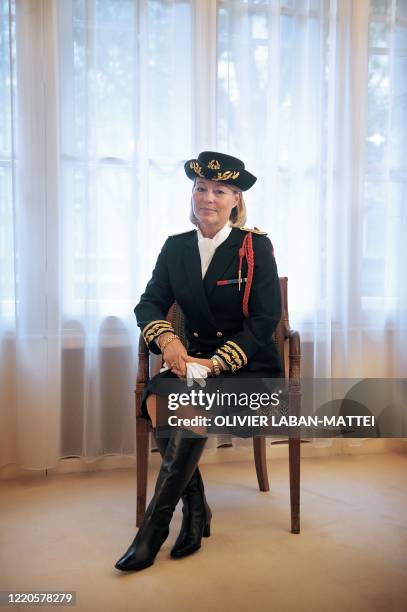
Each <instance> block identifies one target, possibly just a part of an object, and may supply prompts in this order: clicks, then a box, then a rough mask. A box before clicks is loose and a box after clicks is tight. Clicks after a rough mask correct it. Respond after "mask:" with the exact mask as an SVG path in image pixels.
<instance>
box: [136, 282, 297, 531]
mask: <svg viewBox="0 0 407 612" xmlns="http://www.w3.org/2000/svg"><path fill="white" fill-rule="evenodd" d="M287 281H288V279H287V278H286V277H283V278H280V290H281V299H282V316H281V320H280V322H279V323H278V325H277V328H276V331H275V338H274V340H275V343H276V345H277V349H278V351H279V354H280V359H281V363H282V365H283V369H284V376H285V378H286V379H288V383H289V389H290V396H291V398H293V399H291V400H290V401H291V402H292V404H294V410H295V411H296V410H298V406H299V401H300V382H299V381H300V362H301V345H300V336H299V334H298V332H296V331H293V330H291V329H290V326H289V321H288V306H287ZM167 319H168V320H169V321H171V324H172V325H173V327H174V329H175V331H176V333H177V334H178V335H179V336H180V338H181V339H185V332H184V321H183V314H182V312H181V310H180V309H179V307H178V306H177V304H176V303H174V304H173V306H172V307H171V308H170V310H169V312H168V315H167ZM149 375H150V360H149V351H148V348H147V346H146V344H145V342H144V339H143V336H142V335H140V340H139V363H138V371H137V384H136V389H135V395H136V442H137V448H136V453H137V519H136V524H137V526H139V525H140V523H141V521H142V519H143V517H144V513H145V509H146V497H147V471H148V451H149V434H150V431H151V426H150V423H149V421H147V420H146V419H144V418H142V417H141V396H142V393H143V390H144V388H145V386H146V383H147V381H148V379H149ZM295 402H297V406H295ZM284 442H286V441H284ZM300 442H301V440H300V438H298V437H289V439H288V449H289V473H290V501H291V532H292V533H300ZM253 450H254V463H255V466H256V473H257V480H258V483H259V489H260V491H269V490H270V487H269V482H268V475H267V461H266V438H265V437H264V436H258V437H254V438H253Z"/></svg>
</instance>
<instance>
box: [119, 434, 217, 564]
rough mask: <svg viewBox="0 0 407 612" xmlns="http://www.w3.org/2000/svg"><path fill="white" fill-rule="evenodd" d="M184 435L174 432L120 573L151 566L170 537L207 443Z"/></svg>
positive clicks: (202, 439) (204, 439)
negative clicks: (179, 506) (186, 488)
mask: <svg viewBox="0 0 407 612" xmlns="http://www.w3.org/2000/svg"><path fill="white" fill-rule="evenodd" d="M185 434H186V432H185V431H184V430H182V429H175V428H174V430H173V431H172V432H171V436H170V439H169V441H168V445H167V448H166V451H165V455H164V459H163V462H162V464H161V468H160V472H159V474H158V478H157V483H156V486H155V492H154V496H153V498H152V500H151V502H150V503H149V505H148V508H147V510H146V513H145V515H144V519H143V521H142V524H141V525H140V528H139V530H138V532H137V535H136V537H135V538H134V540H133V542H132V543H131V545H130V546H129V548H128V549H127V551H126V552H125V553H124V555H123V556H122V557H121V558H120V559H119V560H118V561H117V563H116V565H115V567H116V568H117V569H119V570H122V571H135V570H141V569H144V568H146V567H149V566H150V565H152V564H153V563H154V559H155V557H156V555H157V553H158V551H159V550H160V548H161V546H162V544H163V543H164V542H165V540H166V539H167V537H168V533H169V525H170V521H171V518H172V515H173V513H174V510H175V506H176V505H177V503H178V501H179V499H180V498H181V495H182V493H183V491H184V489H185V487H186V486H187V484H188V482H189V481H190V480H191V477H192V474H193V473H194V471H195V469H196V467H197V465H198V463H199V459H200V458H201V455H202V452H203V449H204V446H205V443H206V440H207V438H191V437H186V435H185Z"/></svg>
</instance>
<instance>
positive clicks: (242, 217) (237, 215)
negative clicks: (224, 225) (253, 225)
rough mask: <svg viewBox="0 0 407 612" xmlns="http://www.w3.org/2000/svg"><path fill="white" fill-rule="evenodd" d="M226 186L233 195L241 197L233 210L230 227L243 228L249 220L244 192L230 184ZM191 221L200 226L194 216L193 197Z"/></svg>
mask: <svg viewBox="0 0 407 612" xmlns="http://www.w3.org/2000/svg"><path fill="white" fill-rule="evenodd" d="M195 181H196V179H195ZM195 181H194V184H193V186H192V190H193V189H194V187H195ZM226 186H227V187H229V188H230V189H231V190H232V191H233V193H237V194H238V196H239V198H238V200H237V204H236V206H234V207H233V208H232V210H231V211H230V216H229V225H230V226H231V227H242V226H243V225H245V223H246V219H247V210H246V203H245V201H244V198H243V192H242V191H241V190H240V189H237V188H236V187H234V186H233V185H229V184H228V183H226ZM189 220H190V221H191V223H192V224H193V225H198V219H197V218H196V217H195V215H194V206H193V203H192V197H191V211H190V213H189Z"/></svg>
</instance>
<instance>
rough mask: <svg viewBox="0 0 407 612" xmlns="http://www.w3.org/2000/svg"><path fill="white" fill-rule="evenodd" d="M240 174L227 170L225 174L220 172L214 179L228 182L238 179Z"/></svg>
mask: <svg viewBox="0 0 407 612" xmlns="http://www.w3.org/2000/svg"><path fill="white" fill-rule="evenodd" d="M239 174H240V172H233V170H226V171H225V172H223V173H222V172H218V174H217V176H214V177H213V178H212V180H213V181H228V180H230V179H232V180H234V179H237V177H238V176H239Z"/></svg>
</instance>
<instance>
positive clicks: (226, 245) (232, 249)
mask: <svg viewBox="0 0 407 612" xmlns="http://www.w3.org/2000/svg"><path fill="white" fill-rule="evenodd" d="M241 244H242V231H241V230H239V229H238V228H235V227H234V228H232V231H231V232H230V234H229V236H228V237H227V238H226V240H225V241H224V242H222V244H221V245H220V246H218V248H217V249H216V251H215V254H214V256H213V258H212V261H211V263H210V264H209V267H208V270H207V271H206V274H205V278H204V282H203V284H204V287H205V292H206V295H210V294H211V293H212V291H213V290H214V289H215V287H216V281H218V280H221V279H222V278H223V274H224V272H226V270H227V269H228V268H229V266H230V265H231V263H232V262H233V260H234V259H235V258H237V257H238V254H239V248H240V246H241ZM198 255H199V253H198ZM198 258H199V257H198ZM237 272H238V271H237V267H236V278H237Z"/></svg>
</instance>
